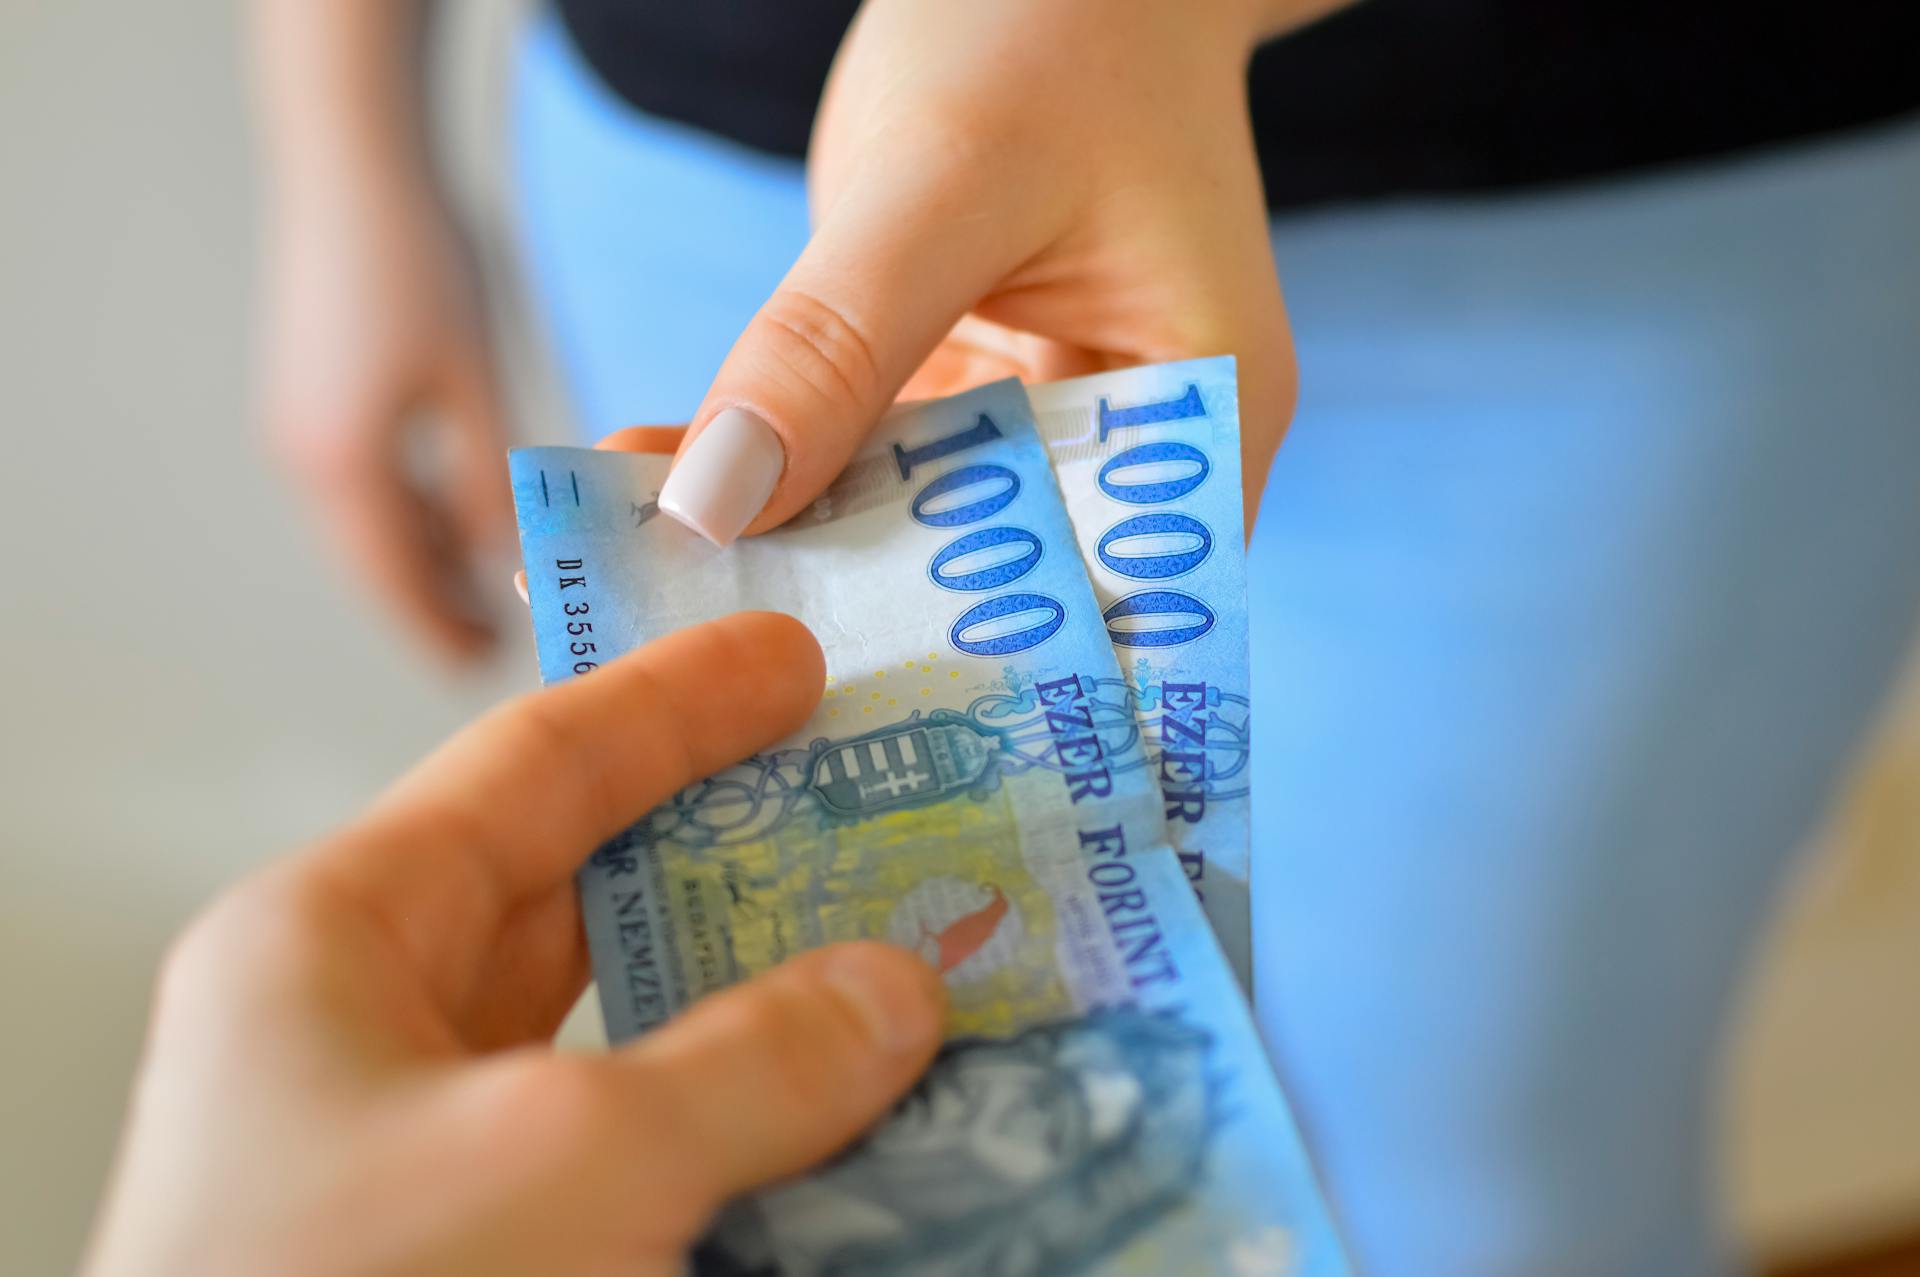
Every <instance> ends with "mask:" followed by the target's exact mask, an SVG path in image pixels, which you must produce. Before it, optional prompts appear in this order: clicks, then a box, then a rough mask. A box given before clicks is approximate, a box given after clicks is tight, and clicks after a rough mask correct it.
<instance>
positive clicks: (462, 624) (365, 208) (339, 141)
mask: <svg viewBox="0 0 1920 1277" xmlns="http://www.w3.org/2000/svg"><path fill="white" fill-rule="evenodd" d="M424 8H425V6H424V5H423V4H422V3H421V0H325V2H324V3H316V2H315V0H261V3H260V4H259V7H258V13H257V21H256V26H255V34H256V37H257V38H256V67H257V72H258V83H259V92H260V96H261V98H262V104H263V107H264V111H263V115H264V120H265V136H266V142H267V149H268V170H269V173H270V190H269V204H270V215H269V223H268V231H267V236H266V244H267V261H266V263H265V269H264V271H263V276H264V279H265V282H266V288H267V297H266V348H265V351H264V352H263V353H264V360H265V368H264V378H265V381H264V387H263V390H264V405H263V406H264V410H265V415H266V423H267V427H268V430H269V431H270V434H271V438H272V441H273V444H274V448H275V451H276V453H277V455H278V456H279V457H280V458H281V459H282V460H283V461H284V463H285V464H286V465H287V466H288V468H289V469H290V470H291V472H292V474H293V476H294V477H295V479H296V480H297V481H298V482H299V483H300V484H301V486H302V487H304V488H305V490H306V491H307V493H308V495H309V496H310V497H311V498H312V499H313V501H314V504H315V507H316V509H317V510H318V511H319V514H320V517H321V519H322V521H323V522H324V523H325V524H326V526H327V529H328V531H329V533H330V534H331V536H332V539H333V540H334V541H335V542H336V543H337V544H338V545H339V546H340V548H341V549H342V550H343V551H344V553H345V554H346V556H347V558H348V560H349V562H350V563H351V564H352V565H353V566H354V568H355V569H356V570H357V571H358V573H359V574H360V575H361V576H362V577H363V578H364V579H365V580H366V581H367V582H368V583H369V584H371V585H372V586H373V587H374V588H375V589H376V590H377V591H378V592H379V593H380V595H381V596H382V597H383V598H384V599H385V600H386V602H387V603H388V604H389V605H390V606H391V607H392V608H393V610H394V611H395V612H397V613H398V614H399V615H400V616H401V617H402V618H403V619H404V620H405V622H406V623H407V624H408V625H409V627H410V628H411V629H412V630H413V632H414V633H415V634H416V635H417V636H419V637H420V638H421V639H422V640H424V641H425V642H427V643H428V644H429V645H430V646H431V647H432V648H433V649H434V650H435V651H437V652H438V653H440V654H441V655H443V656H445V657H447V658H449V659H451V660H456V661H458V660H467V659H472V658H474V657H476V656H478V655H480V654H482V653H484V652H485V651H487V650H488V649H489V647H490V646H491V644H492V642H493V640H494V627H493V624H492V622H491V620H490V619H489V617H488V613H487V611H486V609H485V608H484V607H483V606H482V605H481V598H482V594H481V591H480V588H479V586H478V584H477V582H478V577H477V575H476V569H477V568H478V566H479V561H480V560H481V559H482V558H483V557H484V556H485V553H486V551H487V550H488V549H489V548H490V547H492V546H495V545H504V544H508V543H510V538H511V531H512V526H513V525H512V503H511V493H510V489H509V486H508V482H507V471H506V458H505V451H506V447H507V431H506V428H505V424H504V416H505V414H504V409H503V403H502V398H501V394H500V389H499V386H498V383H497V381H496V377H495V370H494V363H493V353H492V349H491V344H490V341H489V337H488V331H487V323H486V312H485V306H484V302H483V297H482V290H481V285H480V279H479V275H478V272H477V271H476V269H475V266H474V262H473V257H472V254H471V253H470V252H469V249H468V245H467V243H466V240H465V238H464V236H463V235H462V232H461V230H460V228H459V226H458V224H457V223H456V221H455V219H454V218H453V216H452V215H451V212H450V210H449V208H448V206H447V203H446V201H445V200H444V198H443V197H442V194H441V192H440V190H439V189H438V186H437V183H436V181H435V177H434V167H433V164H432V160H431V156H430V153H429V152H430V148H429V146H428V144H427V140H426V128H425V121H424V110H423V108H422V104H421V79H422V77H421V75H420V68H419V63H420V61H421V57H422V48H421V45H422V35H423V26H424Z"/></svg>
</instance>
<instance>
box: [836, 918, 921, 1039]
mask: <svg viewBox="0 0 1920 1277" xmlns="http://www.w3.org/2000/svg"><path fill="white" fill-rule="evenodd" d="M914 961H915V960H909V958H908V956H907V955H906V954H905V953H904V952H903V951H895V950H893V949H892V948H890V947H889V946H885V945H879V944H858V945H851V946H849V947H847V948H844V949H842V950H840V951H839V952H838V953H835V954H834V955H833V956H832V957H831V958H829V959H828V960H827V965H826V969H825V971H824V973H823V974H824V976H825V978H826V981H827V983H828V984H829V985H831V986H832V987H833V989H834V991H835V992H837V993H838V994H839V995H840V997H841V998H842V999H843V1000H844V1001H845V1002H846V1004H847V1005H848V1006H850V1007H852V1008H853V1011H854V1013H855V1014H856V1015H858V1016H859V1017H860V1019H861V1021H862V1022H863V1023H865V1025H866V1026H867V1033H868V1035H869V1036H871V1037H872V1039H873V1042H874V1045H875V1046H878V1047H879V1048H880V1049H881V1050H882V1051H885V1052H887V1053H888V1054H890V1055H907V1054H911V1053H914V1052H919V1051H924V1050H926V1049H927V1047H928V1045H929V1044H930V1043H931V1042H932V1041H933V1039H934V1038H935V1037H936V1036H938V1034H939V1032H940V1006H939V1003H938V1001H937V999H935V998H934V997H932V996H930V995H929V994H928V991H927V986H928V981H927V979H926V975H925V974H924V973H923V972H918V971H915V970H914ZM922 965H923V966H924V964H922Z"/></svg>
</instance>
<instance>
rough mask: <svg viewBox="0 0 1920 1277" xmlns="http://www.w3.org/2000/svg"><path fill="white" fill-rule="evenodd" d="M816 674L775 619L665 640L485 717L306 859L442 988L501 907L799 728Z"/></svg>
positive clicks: (782, 619) (760, 615) (818, 679)
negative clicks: (393, 935)
mask: <svg viewBox="0 0 1920 1277" xmlns="http://www.w3.org/2000/svg"><path fill="white" fill-rule="evenodd" d="M825 676H826V671H825V665H824V662H823V660H822V658H821V655H820V646H819V644H818V643H817V642H815V641H814V638H813V635H812V634H811V633H809V632H808V631H807V629H806V627H805V626H803V625H801V624H800V622H798V621H796V620H794V619H793V618H792V617H789V616H783V615H780V614H778V613H773V612H743V613H740V614H737V615H735V616H729V617H723V618H721V619H720V620H717V621H709V622H707V623H706V624H704V625H698V626H694V627H692V628H691V629H686V630H682V631H680V632H678V633H675V634H670V635H668V636H667V637H665V638H662V639H657V640H655V641H654V642H652V643H649V644H647V645H646V646H645V647H642V648H640V649H639V650H638V651H635V652H632V653H630V654H628V655H627V656H624V657H621V658H620V659H618V660H616V661H613V662H610V663H609V664H607V665H606V666H604V667H602V668H601V669H600V670H597V671H595V672H594V673H592V674H590V675H587V676H585V677H584V678H580V679H575V680H572V681H570V682H567V683H563V684H560V685H559V686H557V687H551V688H548V689H546V690H544V691H540V692H534V693H532V694H530V695H527V696H523V697H521V698H519V699H517V700H515V701H511V702H509V703H508V704H506V705H504V706H502V707H501V708H499V709H497V710H495V711H494V712H492V713H491V714H488V715H487V716H486V717H485V718H482V719H481V720H480V721H479V722H478V723H475V724H474V725H473V726H471V727H469V728H467V729H466V730H465V731H463V732H461V733H460V734H459V735H457V736H455V737H454V738H453V739H452V740H451V741H449V742H448V743H447V744H446V745H444V746H442V747H441V748H440V749H439V750H438V751H437V752H435V753H434V754H433V755H431V756H430V757H429V758H428V759H427V760H426V761H425V762H424V763H422V764H421V765H420V766H419V767H417V768H415V769H414V771H412V772H411V773H409V774H408V775H407V776H406V777H404V778H403V779H402V780H401V781H400V782H399V783H398V784H397V785H396V786H394V788H393V789H392V790H391V791H390V792H389V793H388V794H387V796H386V797H385V798H384V799H383V800H382V801H381V802H380V803H379V805H378V806H376V807H375V809H374V811H373V812H372V813H371V814H370V815H369V816H368V817H367V819H366V820H365V821H363V822H362V823H361V824H359V825H358V826H356V827H355V828H354V829H352V830H351V831H349V832H348V833H347V834H346V835H345V836H343V837H342V838H341V839H340V840H338V841H337V842H335V843H334V844H332V845H330V846H329V847H327V848H325V849H323V850H322V851H321V852H320V853H319V855H320V856H321V857H322V858H323V860H325V861H326V863H327V865H328V867H329V868H331V869H333V870H335V871H337V873H338V874H339V875H340V877H341V878H342V879H343V880H345V882H347V883H348V884H349V885H351V886H352V887H354V888H355V894H356V896H357V897H358V898H359V899H360V900H362V901H363V902H366V903H368V904H370V905H371V906H373V907H374V908H377V909H378V910H380V912H381V913H383V914H384V915H385V916H386V918H387V920H388V921H389V922H390V923H391V924H392V925H393V927H394V928H395V929H396V930H397V931H398V932H399V933H400V934H401V936H402V937H403V938H404V939H405V941H406V943H407V944H408V947H409V948H410V949H411V950H412V952H413V953H414V954H415V955H416V956H417V957H419V958H421V959H422V960H423V962H425V963H426V964H427V965H428V968H429V970H433V969H436V968H437V969H438V970H439V971H440V973H441V974H443V975H446V976H448V977H450V978H456V979H457V975H455V974H454V973H457V972H458V971H460V970H463V969H465V968H466V965H467V964H469V963H470V962H471V961H472V960H474V959H476V958H477V957H478V952H479V949H480V948H482V947H484V945H485V944H486V943H488V942H489V941H490V939H491V937H492V933H493V930H494V929H495V928H496V927H497V926H498V925H499V924H500V923H501V922H502V921H503V920H504V919H505V918H506V916H507V915H508V914H509V913H510V912H511V911H512V910H513V909H515V908H516V907H518V906H519V905H521V904H524V903H526V902H527V901H529V900H531V899H534V898H537V897H538V896H540V895H541V894H542V893H544V892H548V891H550V890H552V889H554V888H556V887H560V886H563V885H564V884H565V883H566V881H567V879H568V878H569V877H570V876H571V875H572V874H573V872H574V871H575V870H576V869H578V868H579V866H580V864H581V863H582V862H583V861H584V860H585V859H586V858H587V856H588V855H589V854H591V852H592V851H593V850H594V848H596V847H598V846H599V845H600V844H601V843H603V842H605V841H606V840H607V839H608V838H610V837H612V836H613V835H614V834H616V833H618V832H620V831H621V830H622V829H624V828H626V827H627V826H628V825H630V824H632V823H633V822H634V821H635V820H637V819H639V818H640V817H641V816H642V815H644V814H645V813H646V812H647V811H648V810H650V809H651V808H652V807H654V806H655V805H656V804H658V803H659V802H660V801H661V800H662V799H664V798H666V797H667V796H668V795H670V794H671V793H673V792H674V791H675V790H677V789H680V788H682V787H683V786H686V785H689V784H692V783H693V782H694V781H696V780H699V779H700V778H702V777H704V776H708V775H711V774H712V773H714V772H716V771H718V770H720V769H721V768H722V767H725V766H726V765H727V764H729V763H733V762H736V761H738V760H739V759H741V758H744V757H745V756H747V755H748V754H750V753H752V752H753V751H755V750H757V749H761V748H764V747H766V746H768V745H771V744H772V743H774V742H775V741H777V740H779V739H780V738H781V737H783V736H785V735H787V734H788V733H790V732H793V731H794V730H796V729H797V728H799V726H800V725H801V724H802V723H804V722H805V721H806V718H807V715H808V714H809V713H811V712H812V710H813V708H814V706H816V705H817V704H818V703H819V700H820V690H821V687H822V686H823V684H824V680H825ZM442 987H445V986H442Z"/></svg>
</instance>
